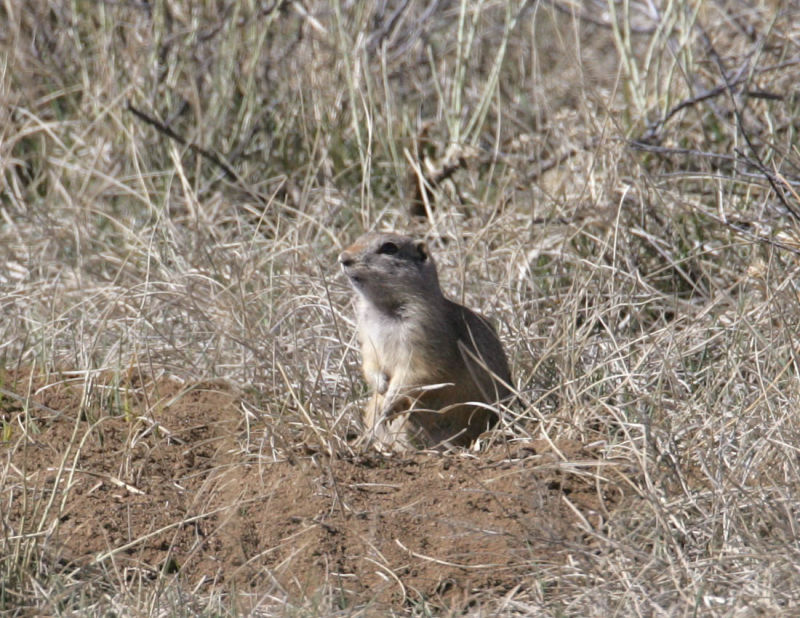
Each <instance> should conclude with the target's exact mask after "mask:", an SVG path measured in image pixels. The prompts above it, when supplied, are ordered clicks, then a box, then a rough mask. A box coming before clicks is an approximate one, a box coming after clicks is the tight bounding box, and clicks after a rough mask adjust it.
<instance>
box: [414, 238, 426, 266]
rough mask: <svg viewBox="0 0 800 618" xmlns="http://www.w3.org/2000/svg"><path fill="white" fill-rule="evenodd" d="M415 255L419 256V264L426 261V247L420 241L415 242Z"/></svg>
mask: <svg viewBox="0 0 800 618" xmlns="http://www.w3.org/2000/svg"><path fill="white" fill-rule="evenodd" d="M417 255H418V256H419V261H420V262H424V261H426V260H427V259H428V247H427V245H426V244H425V242H424V241H422V240H420V241H418V242H417Z"/></svg>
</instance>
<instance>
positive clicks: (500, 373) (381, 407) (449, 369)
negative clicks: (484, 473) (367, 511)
mask: <svg viewBox="0 0 800 618" xmlns="http://www.w3.org/2000/svg"><path fill="white" fill-rule="evenodd" d="M339 262H340V263H341V264H342V269H343V270H344V272H345V274H346V275H347V276H348V277H349V279H350V282H351V284H352V285H353V288H354V289H355V290H356V292H357V293H358V305H357V314H358V336H359V340H360V343H361V353H362V357H363V370H364V377H365V378H366V380H367V382H368V383H369V385H370V386H371V387H372V388H373V390H374V394H373V396H372V398H371V400H370V402H369V404H368V405H367V408H366V410H365V411H364V415H363V420H364V425H365V427H366V430H367V432H368V434H369V436H370V437H371V438H373V439H376V440H378V441H379V442H381V443H382V444H383V445H387V446H391V447H392V448H395V449H398V450H404V449H407V448H409V447H412V446H417V447H435V446H438V445H441V444H444V443H450V444H455V445H469V444H470V443H471V442H472V441H473V440H474V439H475V438H476V437H477V436H479V435H480V434H481V433H482V432H483V431H485V430H487V429H488V428H490V427H491V426H493V425H494V424H495V423H496V422H497V415H496V413H495V412H494V411H492V410H490V409H487V408H486V407H481V406H476V405H463V404H464V403H465V402H482V403H486V404H493V403H497V402H498V401H501V400H504V399H506V398H507V397H508V396H509V395H510V391H509V389H508V387H507V386H506V385H508V384H510V383H511V374H510V372H509V369H508V362H507V360H506V356H505V353H504V352H503V348H502V345H501V344H500V340H499V339H498V337H497V334H496V333H495V331H494V328H493V327H492V326H491V324H490V323H489V322H488V321H487V320H486V319H485V318H483V317H482V316H480V315H478V314H476V313H474V312H473V311H470V310H469V309H467V308H466V307H464V306H463V305H459V304H458V303H455V302H453V301H451V300H448V299H447V298H445V297H444V295H443V294H442V291H441V288H440V287H439V279H438V276H437V273H436V265H435V263H434V261H433V258H432V257H431V256H430V254H429V253H428V250H427V247H426V246H425V243H424V242H422V241H417V240H414V239H412V238H408V237H406V236H400V235H397V234H366V235H364V236H362V237H361V238H359V239H358V240H357V241H356V242H355V243H354V244H353V245H351V246H350V247H348V248H347V249H346V250H345V251H343V252H342V253H341V254H340V255H339Z"/></svg>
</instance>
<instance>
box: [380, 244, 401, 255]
mask: <svg viewBox="0 0 800 618" xmlns="http://www.w3.org/2000/svg"><path fill="white" fill-rule="evenodd" d="M398 251H399V249H398V248H397V245H396V244H394V243H393V242H385V243H383V244H382V245H381V246H380V247H378V253H382V254H385V255H394V254H395V253H397V252H398Z"/></svg>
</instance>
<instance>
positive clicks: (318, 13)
mask: <svg viewBox="0 0 800 618" xmlns="http://www.w3.org/2000/svg"><path fill="white" fill-rule="evenodd" d="M0 16H2V19H1V20H0V21H2V22H3V23H4V24H6V25H5V26H4V27H3V29H2V32H1V33H0V48H2V54H0V76H2V81H0V172H2V175H0V183H1V184H0V186H2V194H1V195H0V215H2V221H0V260H1V262H0V263H1V264H2V266H0V291H1V294H0V313H1V314H2V316H3V318H2V320H0V357H1V358H2V362H3V366H4V367H6V368H7V369H11V368H17V367H27V368H29V367H34V368H35V369H36V370H37V371H41V372H45V373H51V372H55V371H56V370H63V369H68V370H71V371H75V372H78V373H76V374H74V375H76V376H77V377H78V379H79V380H82V381H83V383H84V385H85V392H86V397H87V401H89V400H92V399H94V400H96V399H97V398H100V397H103V396H108V397H112V396H113V394H112V395H103V394H102V393H103V392H104V391H102V390H101V389H97V388H93V382H92V381H93V379H94V378H93V376H97V375H99V374H100V373H104V372H109V371H110V372H112V373H113V374H118V375H123V374H124V375H129V374H130V373H137V372H139V373H142V374H148V375H159V374H160V373H164V372H166V373H168V374H174V375H179V376H183V377H185V378H187V379H206V378H212V377H222V378H226V379H229V380H231V381H233V382H234V383H236V384H239V385H242V386H244V387H247V388H252V389H253V390H254V392H256V393H257V395H258V397H257V401H258V402H260V403H259V404H258V405H260V407H261V408H262V409H261V414H263V415H264V417H265V418H274V419H276V420H275V422H276V425H278V428H276V430H275V432H276V435H280V436H281V437H282V440H283V441H285V443H298V442H307V443H310V444H314V445H315V448H321V449H322V450H324V451H327V452H331V453H342V452H346V451H347V450H348V449H349V448H350V447H349V446H348V442H347V435H348V433H349V432H352V431H353V430H354V429H355V420H354V419H355V416H356V415H355V410H356V409H357V407H358V405H359V403H360V398H361V397H362V396H363V386H362V385H361V381H360V378H359V376H358V373H357V369H356V367H357V362H358V358H357V353H356V351H355V349H354V346H353V345H352V343H353V342H352V331H353V328H352V317H351V310H350V307H349V306H348V300H349V292H348V290H347V288H346V286H345V285H344V282H343V281H342V280H341V278H340V276H339V274H338V272H337V268H336V264H335V255H336V254H337V252H338V251H339V250H340V248H341V247H342V246H344V245H346V244H347V242H348V241H349V240H351V239H353V238H354V237H355V236H356V235H357V234H359V233H360V232H362V231H363V230H364V229H367V228H380V229H384V228H392V229H400V230H406V231H411V232H414V233H419V234H425V235H427V236H428V238H429V239H430V240H431V243H432V245H433V247H434V250H435V251H436V254H437V258H438V260H439V262H440V268H441V272H442V279H443V283H444V285H445V287H446V289H447V290H449V292H450V293H451V294H452V295H453V296H455V297H461V298H463V299H465V302H467V303H468V304H469V305H471V306H474V307H476V308H479V309H481V310H482V311H483V312H484V313H487V314H489V315H492V316H493V317H494V318H495V320H496V321H497V322H498V323H499V324H500V332H501V337H502V338H503V340H504V343H505V345H506V347H507V349H508V351H509V355H510V359H511V363H512V370H513V373H514V375H515V378H516V381H517V384H518V386H519V388H520V389H521V391H523V393H524V394H525V396H526V399H527V400H528V401H529V404H530V405H529V406H528V407H527V408H526V409H524V410H522V411H520V410H517V411H515V412H514V414H517V415H518V416H519V418H517V419H516V421H515V422H514V423H513V424H510V425H509V428H508V431H509V432H510V434H511V435H512V436H515V437H522V436H527V435H529V434H530V435H532V436H534V437H541V436H543V435H546V436H547V437H549V438H550V439H555V438H571V439H576V440H581V441H584V442H587V443H599V444H601V445H603V448H604V449H605V453H606V456H607V457H608V458H609V459H615V460H625V461H627V462H628V465H629V470H630V475H629V479H630V483H631V486H632V488H633V490H634V491H635V494H636V495H637V496H638V499H636V500H633V501H632V502H631V503H630V504H629V505H628V506H627V507H626V509H625V511H624V512H622V513H620V514H618V516H617V517H616V518H615V519H614V520H613V523H612V524H611V525H609V527H608V528H607V529H604V530H597V531H593V534H594V535H595V536H596V537H597V541H598V546H597V547H599V549H597V548H595V549H594V550H593V551H591V552H589V551H586V552H584V553H582V554H580V553H576V554H575V555H576V556H578V557H576V558H575V560H574V561H572V562H571V563H570V564H568V565H566V566H564V567H563V568H561V569H559V570H557V571H556V570H550V571H547V572H542V574H541V576H540V580H539V581H540V586H539V587H538V589H521V590H518V591H515V592H513V593H511V594H509V595H508V596H507V597H506V598H497V599H483V598H482V599H481V600H480V607H482V608H484V609H485V611H487V612H488V611H491V610H492V609H493V608H494V609H498V610H499V611H502V612H504V613H509V614H511V613H519V614H526V613H537V614H549V615H565V614H566V615H608V614H610V613H615V612H616V613H619V614H622V615H639V614H640V615H667V614H668V615H686V614H692V613H694V612H699V613H703V614H714V615H744V614H748V615H749V614H750V613H755V614H757V613H759V612H763V613H765V614H768V615H774V614H779V613H786V614H789V613H796V612H797V611H798V605H800V592H798V591H800V574H799V573H798V568H797V565H798V564H800V543H799V542H798V533H797V521H798V509H799V508H800V497H798V490H800V470H799V469H798V468H799V466H800V460H799V459H798V446H797V445H800V421H799V420H798V414H797V411H798V409H799V408H800V375H798V374H799V373H800V368H798V360H797V350H796V347H795V342H796V341H797V340H798V330H799V329H800V303H799V302H798V301H799V300H800V298H799V297H798V287H797V281H798V280H799V279H798V268H799V267H798V258H797V256H798V252H800V228H799V226H798V224H799V223H800V196H798V192H800V151H798V146H797V144H798V141H797V133H798V130H800V120H798V118H800V91H798V84H799V83H800V29H798V24H799V23H800V20H799V19H798V17H799V15H798V13H797V10H796V7H795V6H794V5H793V3H791V2H781V1H779V0H755V1H754V2H750V3H746V6H745V5H744V4H742V3H739V2H732V1H731V2H726V1H721V2H716V3H710V2H709V3H706V2H694V1H689V0H681V1H679V2H673V3H666V2H657V3H650V2H638V1H636V0H631V1H630V2H628V1H624V2H613V1H609V2H608V3H606V2H587V3H577V2H570V1H569V0H564V1H561V0H554V1H551V2H546V1H541V2H528V3H519V2H503V1H500V0H487V1H486V2H481V3H477V2H476V3H473V2H467V1H466V0H465V1H464V2H461V3H458V2H441V1H436V0H431V1H428V0H419V1H417V0H411V1H410V2H378V3H375V4H374V6H373V5H372V4H371V3H349V2H348V3H343V2H340V1H336V2H332V3H326V2H314V1H310V2H305V3H301V2H276V3H270V2H240V3H239V2H229V3H223V2H210V1H209V2H200V3H192V2H184V1H182V0H176V1H171V2H156V3H148V2H85V1H75V2H72V3H65V2H55V1H52V0H51V1H49V2H37V3H28V2H23V1H20V0H6V2H4V3H3V4H2V5H0ZM132 108H133V109H135V110H139V111H140V112H141V113H142V114H144V115H146V116H147V117H149V118H151V119H154V120H158V121H159V122H161V123H163V126H162V127H161V129H162V130H159V128H158V127H156V126H155V125H154V124H152V123H148V122H146V121H145V120H144V119H143V118H142V116H141V115H137V114H136V113H134V112H133V111H132ZM164 126H165V127H169V129H170V130H171V131H173V132H174V135H172V136H170V135H167V134H166V133H165V131H164V130H163V128H164ZM176 137H180V138H181V139H180V140H178V139H175V138H176ZM448 165H450V166H451V168H452V169H451V170H449V173H448V174H444V175H443V174H440V175H439V177H438V180H439V182H436V183H435V184H436V186H435V187H430V186H429V188H428V189H427V190H426V191H423V192H422V193H421V195H422V202H421V208H423V210H424V211H425V212H426V213H427V216H426V217H423V218H411V217H410V216H409V215H408V204H409V203H410V201H411V200H412V199H414V197H415V195H416V194H415V189H414V186H415V184H416V185H418V183H419V178H420V177H421V176H424V177H425V178H426V179H427V180H428V181H429V182H430V181H435V180H437V177H436V173H437V172H436V170H437V169H439V170H441V169H443V168H444V167H447V166H448ZM429 170H433V171H429ZM444 176H447V177H444ZM409 180H411V182H410V183H409ZM0 386H1V385H0ZM3 392H5V397H8V396H9V395H8V392H7V391H3ZM116 396H118V394H117V395H116ZM508 416H509V420H511V417H512V414H511V413H509V415H508ZM536 419H542V422H541V423H537V422H535V421H536ZM4 422H5V421H4ZM3 439H4V446H3V447H2V448H0V454H3V453H4V452H5V453H11V452H12V451H14V450H15V449H21V448H24V440H20V439H19V434H18V433H15V428H12V427H8V426H7V425H4V427H3ZM74 439H75V441H76V444H77V441H80V439H81V436H80V435H76V436H74ZM278 447H280V445H278ZM243 448H247V445H244V446H243ZM8 461H9V459H8V456H7V455H4V456H3V459H2V461H0V497H2V503H0V513H2V511H3V510H4V508H5V507H6V506H7V505H8V504H10V502H9V501H10V500H14V499H15V495H16V494H14V492H13V491H11V490H10V485H9V483H10V481H9V480H8V479H10V477H11V475H12V470H10V468H9V464H8ZM61 465H62V467H64V469H65V470H66V469H67V468H68V462H61ZM65 473H66V472H65ZM58 508H59V505H58V502H57V501H56V502H54V503H52V504H46V503H43V504H41V505H39V506H38V508H37V510H36V512H35V514H36V517H35V518H33V519H32V520H31V521H27V522H25V525H26V528H25V529H24V530H16V529H12V527H11V526H10V524H9V522H8V521H6V520H3V534H2V536H0V556H2V558H0V609H3V610H6V611H8V612H10V613H16V612H22V611H25V609H26V608H27V609H29V610H30V609H33V610H36V611H38V612H44V613H49V612H58V611H64V609H63V605H61V606H60V605H58V604H55V602H54V601H53V599H56V598H58V599H62V601H60V602H63V597H61V596H59V594H58V591H59V590H61V589H64V588H65V587H69V586H71V585H73V584H76V583H77V584H81V583H86V582H87V581H89V582H92V585H90V586H88V587H85V588H82V590H83V592H81V593H77V592H75V593H72V597H70V598H71V601H70V603H71V605H69V606H68V607H71V608H73V610H74V608H76V607H78V608H81V610H82V611H91V612H101V611H116V612H119V613H181V612H189V613H194V612H201V613H202V612H205V613H209V614H217V613H226V612H233V611H235V609H232V607H233V606H231V605H229V602H230V601H229V598H228V597H226V596H225V595H222V594H220V595H211V596H208V595H205V596H201V595H194V596H192V593H191V591H188V592H187V591H185V590H184V591H181V590H176V589H175V588H174V587H171V586H164V587H163V588H162V587H159V586H156V587H149V588H148V587H139V588H137V587H135V586H131V585H130V583H129V582H128V580H126V579H125V578H121V577H118V576H114V575H113V569H111V567H110V566H109V565H106V566H104V567H103V568H106V569H111V571H109V572H108V573H106V575H105V576H102V575H97V574H92V575H91V576H89V575H86V574H85V573H80V572H70V573H64V572H59V569H58V564H57V563H53V562H52V561H49V559H48V551H49V548H48V547H46V544H43V543H40V542H39V539H40V537H42V535H44V533H45V532H46V531H45V530H44V529H43V527H44V525H45V523H44V522H46V521H49V520H48V518H47V517H45V516H44V514H45V511H48V510H50V511H52V510H53V509H55V510H56V511H57V509H58ZM40 522H41V523H40ZM536 568H537V567H536V566H535V565H532V566H531V569H532V571H535V569H536ZM82 578H84V579H82ZM98 582H102V585H100V584H98ZM187 594H188V595H189V598H190V600H191V603H189V604H186V596H185V595H187ZM76 595H77V596H76ZM262 601H263V605H262V609H263V611H264V612H266V613H269V612H271V611H275V612H285V611H292V610H291V609H289V610H287V609H286V607H283V608H282V609H278V608H277V607H278V606H273V605H272V603H273V602H274V601H275V600H274V599H271V598H264V599H262ZM286 601H287V600H286V599H282V600H281V602H286ZM288 602H289V603H292V600H288ZM314 603H318V605H314ZM59 608H60V609H59ZM187 608H190V609H187ZM270 608H272V609H270ZM294 610H296V611H297V612H298V613H299V614H301V615H302V614H313V613H316V612H324V613H332V612H334V611H337V607H336V598H335V590H328V589H326V588H324V587H322V588H321V589H320V592H319V597H318V598H316V599H313V600H311V601H309V600H308V599H306V600H305V601H302V602H300V601H297V604H296V605H295V606H294ZM67 611H70V610H67ZM398 611H401V610H398ZM407 611H412V612H413V611H419V612H422V613H424V612H425V611H426V608H424V607H417V608H411V609H407Z"/></svg>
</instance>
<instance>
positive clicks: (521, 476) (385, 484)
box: [0, 372, 629, 610]
mask: <svg viewBox="0 0 800 618" xmlns="http://www.w3.org/2000/svg"><path fill="white" fill-rule="evenodd" d="M26 393H31V395H30V396H29V397H28V396H26ZM248 404H249V400H248V397H247V395H246V394H243V393H241V392H240V391H238V390H237V389H236V388H235V387H233V386H231V385H229V384H226V383H223V382H205V383H196V384H187V383H183V382H181V381H180V380H177V379H173V378H169V377H162V378H159V379H155V380H151V379H143V378H130V379H128V380H126V383H125V384H115V383H113V382H112V381H111V380H110V379H109V380H108V381H106V382H105V383H104V382H103V380H102V379H97V380H95V381H94V382H90V383H89V387H88V388H87V387H86V381H85V380H84V377H83V376H78V375H73V376H70V375H68V374H64V375H53V376H50V377H49V379H47V380H45V379H43V378H40V377H34V378H32V377H31V376H30V374H28V373H25V372H16V373H6V374H5V379H4V381H3V384H2V395H0V420H2V427H3V434H2V438H3V439H2V441H0V458H2V459H1V460H2V461H3V466H2V469H1V470H4V471H5V478H0V489H1V490H2V494H0V499H1V500H2V505H3V510H4V511H5V512H4V513H3V514H2V518H3V520H4V524H5V526H4V527H5V531H6V532H5V534H6V542H7V543H8V542H9V541H8V539H9V538H10V537H13V536H14V535H18V534H20V533H24V532H33V531H36V530H44V531H46V532H45V534H44V535H43V540H44V542H45V543H46V547H47V551H48V552H49V554H50V555H52V556H53V557H54V561H55V562H56V563H57V564H59V565H61V567H62V568H64V569H71V570H72V571H74V570H75V569H76V568H78V569H97V568H100V569H103V568H106V569H107V568H109V566H113V568H114V569H115V570H116V572H117V573H119V574H121V575H118V576H119V577H121V578H125V579H126V581H129V582H130V581H133V580H135V579H137V578H138V580H139V581H140V582H141V581H145V582H148V581H151V580H152V581H155V580H157V579H158V578H159V577H160V576H161V575H167V576H168V577H179V578H181V579H182V581H183V582H185V583H186V584H187V585H188V586H190V587H191V589H192V590H199V591H202V590H208V591H209V592H211V591H212V590H217V591H220V590H223V591H234V590H235V591H237V592H245V591H247V592H253V593H255V594H256V595H260V594H270V595H278V596H281V595H282V596H283V597H284V598H289V599H298V598H307V597H308V596H311V595H316V594H321V591H323V590H327V592H329V593H330V592H331V591H334V592H335V593H336V594H337V595H339V597H340V598H341V599H342V603H344V604H349V603H363V602H373V603H376V606H377V607H380V606H381V604H388V605H391V606H393V607H398V606H403V605H413V604H414V603H417V602H419V601H420V600H421V599H424V600H425V601H427V602H428V603H431V604H433V605H435V606H438V607H441V608H443V609H453V610H459V609H463V608H464V607H465V605H466V604H467V603H469V602H470V600H471V599H474V598H475V595H476V594H480V593H487V594H491V595H492V596H493V597H495V598H496V597H497V596H498V595H503V594H506V593H508V592H511V591H512V590H519V588H520V587H535V586H537V585H541V581H542V580H543V579H547V573H548V572H551V571H553V570H554V569H557V568H558V567H559V565H563V564H565V562H567V561H580V560H582V559H583V558H584V557H585V556H586V555H588V554H590V553H592V552H593V551H596V548H595V541H594V539H596V538H597V535H602V533H603V530H604V527H605V526H606V525H607V524H608V522H609V520H610V519H611V518H612V517H613V513H614V511H615V509H618V508H619V506H620V505H621V504H622V503H623V501H624V500H627V499H628V498H625V493H626V492H625V490H624V487H625V486H626V485H625V484H624V483H623V482H621V480H620V479H621V474H622V472H623V471H622V466H621V465H617V464H615V463H614V462H610V461H608V460H607V459H605V460H604V459H603V458H602V456H601V453H600V452H599V450H598V448H599V447H595V448H590V447H587V446H584V445H582V444H580V443H575V442H566V441H564V442H559V443H555V444H553V443H550V442H548V441H546V440H536V441H526V442H515V441H511V442H509V441H497V443H496V444H494V445H492V446H491V447H489V448H487V449H485V450H484V451H483V452H480V453H473V452H469V453H468V452H456V453H449V454H441V453H423V452H420V453H414V454H410V455H405V456H391V457H389V456H384V455H381V454H379V453H376V452H368V451H362V452H360V453H358V454H349V455H347V456H344V455H342V454H337V455H331V454H326V453H324V452H322V451H321V450H319V449H316V448H314V447H311V446H308V445H304V444H298V445H293V446H288V447H287V446H286V445H285V444H284V445H281V446H280V447H278V446H277V445H276V444H275V443H276V435H278V434H277V433H275V432H274V431H273V429H274V427H273V426H272V425H273V424H274V423H275V422H276V421H275V420H274V419H273V418H272V417H269V422H268V421H267V420H266V417H263V416H260V415H259V414H258V413H256V412H255V411H254V410H255V408H254V407H253V406H252V405H248ZM26 409H27V410H28V412H27V414H26V412H25V410H26ZM295 418H296V417H295ZM281 435H286V432H283V433H282V434H281ZM343 450H346V449H343ZM615 479H616V480H615ZM54 492H55V494H54ZM628 493H629V492H628ZM51 498H55V500H53V502H52V504H51V505H50V506H49V509H48V508H47V507H48V503H49V502H50V500H51Z"/></svg>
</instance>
